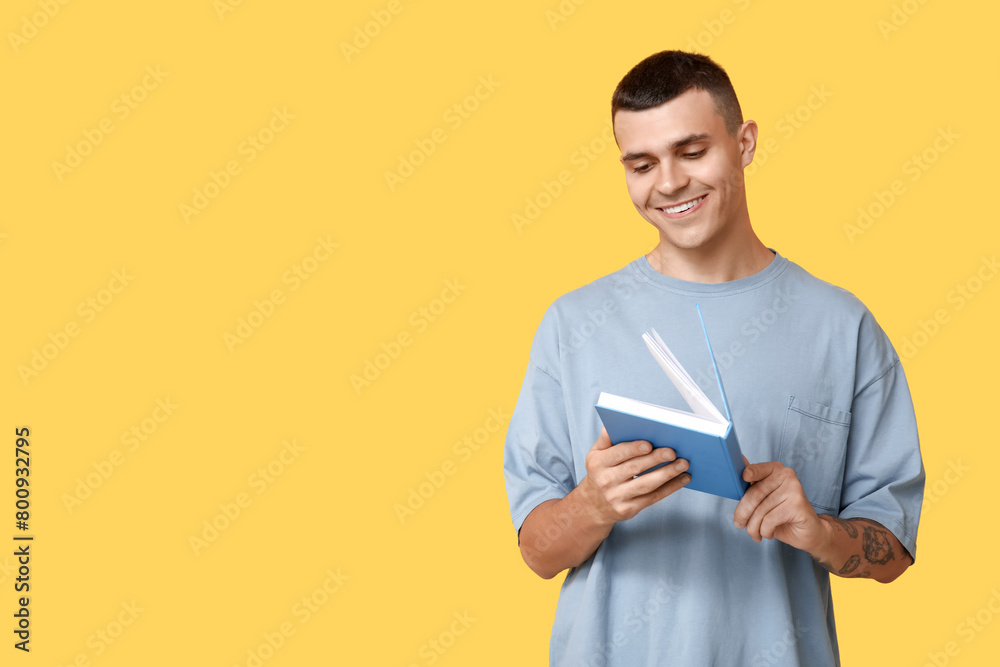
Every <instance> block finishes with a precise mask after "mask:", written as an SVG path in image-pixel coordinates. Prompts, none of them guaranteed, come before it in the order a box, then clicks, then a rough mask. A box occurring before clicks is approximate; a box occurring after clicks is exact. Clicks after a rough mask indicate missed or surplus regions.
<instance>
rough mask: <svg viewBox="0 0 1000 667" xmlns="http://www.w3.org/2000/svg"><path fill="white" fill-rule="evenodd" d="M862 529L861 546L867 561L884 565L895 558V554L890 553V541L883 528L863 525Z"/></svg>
mask: <svg viewBox="0 0 1000 667" xmlns="http://www.w3.org/2000/svg"><path fill="white" fill-rule="evenodd" d="M863 530H864V536H863V537H862V548H863V549H864V552H865V558H866V559H868V562H869V563H871V564H872V565H885V564H886V563H888V562H889V561H891V560H892V559H893V558H895V554H894V553H892V543H891V542H889V537H888V536H887V535H886V532H885V529H878V528H874V527H872V526H863Z"/></svg>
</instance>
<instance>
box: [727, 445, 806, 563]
mask: <svg viewBox="0 0 1000 667" xmlns="http://www.w3.org/2000/svg"><path fill="white" fill-rule="evenodd" d="M743 460H744V461H746V459H745V458H744V459H743ZM743 479H744V480H745V481H747V482H749V483H750V488H749V489H747V492H746V493H745V494H743V498H742V499H741V500H740V502H739V504H737V505H736V513H735V514H734V516H733V521H734V523H735V524H736V527H737V528H745V529H746V531H747V533H748V534H749V535H750V537H752V538H753V540H754V541H755V542H760V541H761V539H762V538H767V539H769V540H770V539H777V540H780V541H782V542H784V543H785V544H788V545H790V546H793V547H796V548H798V549H802V550H803V551H808V552H810V553H812V551H813V550H814V549H816V548H817V547H818V546H819V544H820V543H821V541H822V539H823V537H824V535H825V531H824V527H823V524H822V522H821V520H820V518H819V516H818V515H817V514H816V510H814V509H813V506H812V504H810V502H809V500H808V499H807V498H806V494H805V492H804V491H803V490H802V484H800V483H799V478H798V477H797V476H796V475H795V471H794V470H792V469H791V468H786V467H785V466H783V465H782V464H780V463H778V462H777V461H770V462H767V463H755V464H752V465H751V464H749V463H748V464H747V466H746V469H744V471H743Z"/></svg>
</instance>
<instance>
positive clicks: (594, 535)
mask: <svg viewBox="0 0 1000 667" xmlns="http://www.w3.org/2000/svg"><path fill="white" fill-rule="evenodd" d="M589 479H590V478H589V477H586V478H584V480H583V482H581V483H580V484H579V485H578V486H577V487H576V488H575V489H573V491H571V492H570V493H569V494H567V495H566V496H565V497H563V498H561V499H559V500H547V501H545V502H544V503H541V504H540V505H539V506H538V507H536V508H535V509H533V510H532V511H531V513H530V514H528V516H527V518H526V519H525V520H524V523H523V524H521V530H520V532H519V533H518V537H519V541H520V547H521V556H522V557H523V558H524V562H525V563H527V564H528V567H530V568H531V569H532V570H533V571H534V572H535V573H536V574H537V575H538V576H540V577H542V578H543V579H551V578H552V577H554V576H556V575H557V574H559V573H560V572H562V571H563V570H565V569H567V568H571V567H576V566H577V565H580V564H581V563H583V562H584V561H586V560H587V559H588V558H590V557H591V556H592V555H593V554H594V552H595V551H597V547H599V546H600V545H601V542H603V541H604V538H606V537H607V536H608V533H610V532H611V529H612V528H613V527H614V524H615V522H614V521H608V520H606V519H601V518H599V517H598V515H597V512H596V511H595V510H594V509H593V503H592V501H590V500H588V494H592V493H594V491H593V490H592V489H591V488H590V482H589Z"/></svg>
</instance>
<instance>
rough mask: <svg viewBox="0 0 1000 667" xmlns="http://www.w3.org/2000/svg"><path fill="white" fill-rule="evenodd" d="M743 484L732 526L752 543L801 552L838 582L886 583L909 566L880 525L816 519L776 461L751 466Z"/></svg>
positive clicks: (908, 559)
mask: <svg viewBox="0 0 1000 667" xmlns="http://www.w3.org/2000/svg"><path fill="white" fill-rule="evenodd" d="M743 460H744V462H746V464H747V465H746V469H745V470H744V471H743V479H744V480H746V481H747V482H750V488H749V489H747V492H746V493H745V494H743V498H742V499H741V500H740V502H739V503H738V504H737V505H736V512H735V514H734V515H733V522H734V523H735V524H736V527H737V528H744V529H746V531H747V533H748V534H749V535H750V537H751V538H753V540H754V541H755V542H760V541H761V539H763V538H767V539H777V540H780V541H782V542H784V543H785V544H788V545H790V546H793V547H796V548H797V549H801V550H803V551H805V552H806V553H808V554H809V555H810V556H812V557H813V558H814V559H815V560H816V561H818V562H819V564H820V565H822V566H823V567H824V568H826V569H827V570H828V571H830V572H832V573H833V574H836V575H838V576H841V577H851V578H854V577H864V578H871V579H875V580H876V581H880V582H882V583H889V582H890V581H892V580H894V579H895V578H896V577H898V576H899V575H901V574H902V573H903V572H904V571H905V570H906V568H907V567H909V566H910V564H911V563H913V557H912V556H910V554H909V552H908V551H907V550H906V549H905V548H904V547H903V545H902V544H901V543H900V542H899V539H898V538H897V537H896V536H895V535H893V534H892V532H890V531H889V530H887V529H886V528H885V526H883V525H882V524H880V523H878V522H876V521H872V520H871V519H864V518H861V517H857V518H854V519H840V518H837V517H832V516H827V515H825V514H824V515H818V514H816V510H814V509H813V507H812V504H811V503H810V502H809V500H808V499H807V498H806V495H805V492H804V491H803V490H802V484H800V483H799V479H798V477H797V476H796V475H795V471H794V470H792V469H791V468H786V467H785V466H783V465H782V464H780V463H778V462H777V461H771V462H768V463H755V464H753V465H751V464H750V463H749V462H748V461H747V460H746V457H744V459H743Z"/></svg>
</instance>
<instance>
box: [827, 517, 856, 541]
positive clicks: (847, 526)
mask: <svg viewBox="0 0 1000 667" xmlns="http://www.w3.org/2000/svg"><path fill="white" fill-rule="evenodd" d="M830 521H833V523H834V525H835V526H837V527H838V528H841V529H843V530H844V531H845V532H846V533H847V534H848V535H850V536H851V537H852V538H853V537H857V536H858V529H857V527H856V526H855V525H854V524H853V523H851V522H850V521H846V520H844V519H838V518H837V517H833V516H831V517H830Z"/></svg>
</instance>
